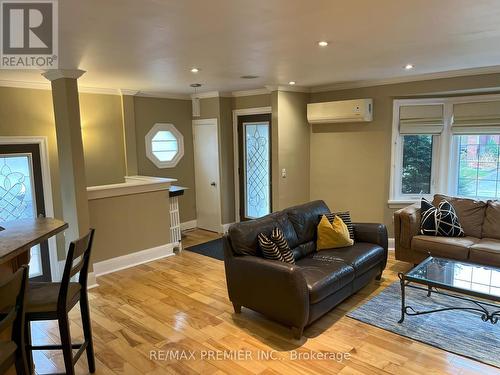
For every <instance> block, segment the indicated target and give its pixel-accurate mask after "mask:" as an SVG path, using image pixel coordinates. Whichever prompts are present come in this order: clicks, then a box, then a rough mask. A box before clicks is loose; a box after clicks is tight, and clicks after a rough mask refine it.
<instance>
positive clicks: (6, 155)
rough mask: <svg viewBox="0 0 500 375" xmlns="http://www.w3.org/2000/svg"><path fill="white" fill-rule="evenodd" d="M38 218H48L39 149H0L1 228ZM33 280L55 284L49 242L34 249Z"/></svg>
mask: <svg viewBox="0 0 500 375" xmlns="http://www.w3.org/2000/svg"><path fill="white" fill-rule="evenodd" d="M38 216H45V202H44V195H43V181H42V168H41V160H40V148H39V145H38V144H12V145H9V144H3V145H0V225H2V223H6V222H10V221H16V220H23V219H32V218H36V217H38ZM29 276H30V278H31V279H33V280H35V281H50V280H51V273H50V260H49V247H48V243H47V241H45V242H43V243H42V244H40V245H37V246H35V247H33V248H32V249H31V260H30V270H29Z"/></svg>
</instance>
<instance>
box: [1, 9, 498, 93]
mask: <svg viewBox="0 0 500 375" xmlns="http://www.w3.org/2000/svg"><path fill="white" fill-rule="evenodd" d="M59 13H60V17H59V18H60V47H59V54H60V67H61V68H68V69H73V68H80V69H83V70H86V71H87V73H86V74H85V75H84V76H83V77H82V78H81V79H80V81H81V85H83V86H88V87H96V88H115V89H119V88H121V89H131V90H141V91H157V92H171V93H184V94H185V93H190V92H192V89H191V88H190V87H189V84H190V83H193V82H200V83H202V84H203V88H202V91H214V90H216V91H234V90H246V89H254V88H260V87H263V86H264V85H268V84H270V85H283V84H287V83H288V81H291V80H294V81H297V85H300V86H304V87H314V86H321V85H328V84H335V83H344V82H356V81H371V80H386V79H394V78H397V77H404V78H408V76H410V75H421V74H428V73H435V72H444V71H451V70H460V69H471V68H479V67H491V66H500V1H499V0H413V1H411V0H376V1H375V0H349V1H346V0H251V1H249V0H60V1H59ZM319 40H328V41H329V42H330V45H329V46H328V47H326V48H320V47H318V46H317V44H316V43H317V41H319ZM406 63H412V64H414V65H415V67H416V68H415V69H414V70H413V71H411V72H406V71H405V70H404V69H403V66H404V65H405V64H406ZM193 66H196V67H199V68H200V69H201V71H200V72H199V73H198V74H193V73H191V72H190V71H189V70H190V68H191V67H193ZM498 71H500V68H499V69H498ZM248 74H251V75H258V76H259V78H258V79H254V80H244V79H241V78H240V76H242V75H248ZM0 80H16V81H29V82H43V81H44V79H43V78H42V77H41V76H40V75H39V72H36V71H5V70H4V71H0Z"/></svg>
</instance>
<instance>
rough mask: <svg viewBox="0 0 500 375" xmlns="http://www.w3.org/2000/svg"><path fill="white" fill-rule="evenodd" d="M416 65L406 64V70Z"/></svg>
mask: <svg viewBox="0 0 500 375" xmlns="http://www.w3.org/2000/svg"><path fill="white" fill-rule="evenodd" d="M414 67H415V66H414V65H413V64H406V65H405V70H412V69H413V68H414Z"/></svg>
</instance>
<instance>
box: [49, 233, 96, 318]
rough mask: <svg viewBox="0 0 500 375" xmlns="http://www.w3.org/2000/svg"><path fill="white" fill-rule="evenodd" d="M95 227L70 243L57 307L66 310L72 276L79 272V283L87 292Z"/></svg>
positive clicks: (82, 289)
mask: <svg viewBox="0 0 500 375" xmlns="http://www.w3.org/2000/svg"><path fill="white" fill-rule="evenodd" d="M94 232H95V230H94V229H91V230H90V231H89V233H87V235H85V236H83V237H81V238H79V239H77V240H75V241H72V242H71V243H70V245H69V250H68V255H67V257H66V263H65V265H64V271H63V276H62V279H61V289H60V290H59V298H58V300H57V309H58V310H59V309H61V310H66V306H67V305H68V302H69V301H68V299H69V298H70V297H71V296H68V291H69V286H70V282H71V278H72V277H73V276H75V275H76V274H77V273H80V274H79V276H78V283H79V284H80V287H81V289H80V290H81V291H82V292H83V291H85V294H86V293H87V292H86V291H87V281H88V273H89V264H90V253H91V251H92V242H93V240H94Z"/></svg>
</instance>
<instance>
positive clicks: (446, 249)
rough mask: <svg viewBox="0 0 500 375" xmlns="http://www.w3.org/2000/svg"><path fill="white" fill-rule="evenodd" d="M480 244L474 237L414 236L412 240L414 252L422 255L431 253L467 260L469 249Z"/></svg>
mask: <svg viewBox="0 0 500 375" xmlns="http://www.w3.org/2000/svg"><path fill="white" fill-rule="evenodd" d="M477 242H479V239H478V238H474V237H439V236H436V237H434V236H424V235H418V236H414V237H413V239H412V240H411V247H412V249H413V250H415V251H418V252H420V253H428V252H430V253H431V255H433V256H441V257H446V258H452V259H458V260H467V259H468V258H469V248H470V247H471V246H472V245H474V244H476V243H477Z"/></svg>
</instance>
